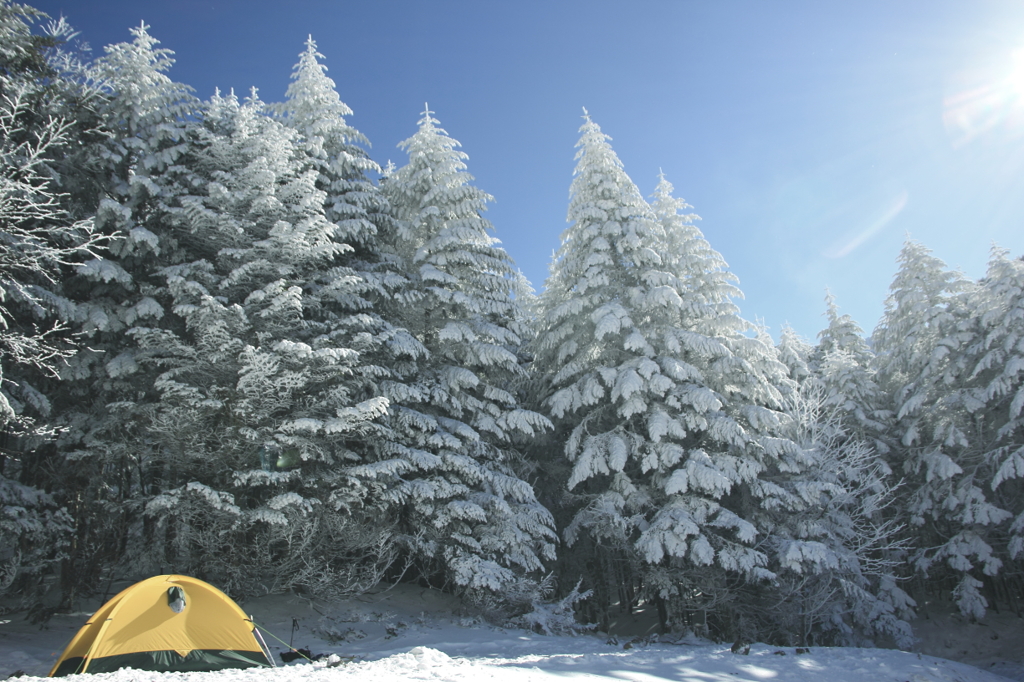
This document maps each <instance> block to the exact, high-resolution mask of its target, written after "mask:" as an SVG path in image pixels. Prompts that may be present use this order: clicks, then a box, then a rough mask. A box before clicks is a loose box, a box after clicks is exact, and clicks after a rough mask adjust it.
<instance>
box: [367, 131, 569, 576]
mask: <svg viewBox="0 0 1024 682" xmlns="http://www.w3.org/2000/svg"><path fill="white" fill-rule="evenodd" d="M458 146H459V143H458V142H457V141H455V140H453V139H452V138H450V137H448V135H447V133H446V132H445V131H444V130H443V129H441V128H439V127H438V121H437V119H435V118H434V117H433V116H432V112H430V111H425V112H424V114H423V118H422V119H420V122H419V129H418V130H417V132H416V134H414V135H413V136H412V137H410V138H409V139H408V140H405V141H404V142H402V143H401V144H400V147H401V148H403V149H404V150H405V151H406V152H408V154H409V162H408V163H407V164H406V165H405V166H403V167H401V168H399V169H398V170H396V171H394V172H393V173H391V174H389V175H388V176H387V178H386V181H385V182H384V185H383V188H384V192H385V194H386V195H387V197H388V199H389V200H390V203H391V205H392V206H393V210H394V214H395V217H396V222H395V230H394V232H393V233H390V234H389V238H388V239H386V240H385V242H386V248H387V249H388V250H390V252H391V254H392V257H393V258H394V259H395V260H396V262H397V263H398V267H399V268H400V271H401V273H402V274H403V276H404V277H405V279H406V284H405V286H404V287H403V288H402V289H400V290H399V291H398V292H397V293H396V295H395V298H394V306H393V307H392V308H391V309H390V310H389V312H388V315H389V319H390V320H391V321H393V322H394V323H395V324H396V325H398V326H401V327H402V328H404V329H405V330H407V334H405V335H404V336H396V337H395V338H394V340H393V342H392V348H393V350H394V352H395V353H396V354H397V355H398V356H399V358H400V362H399V363H397V364H396V365H395V366H394V367H393V368H392V369H393V370H394V373H395V377H394V379H395V380H388V381H386V382H382V384H381V386H382V388H383V390H384V395H386V396H387V397H388V399H389V401H390V402H391V404H392V417H391V421H390V425H391V428H392V429H393V430H394V432H395V434H396V441H395V442H394V444H393V445H391V446H389V448H390V451H388V452H384V453H382V460H381V461H380V462H379V463H378V464H377V465H376V466H375V467H374V468H373V469H371V470H368V472H370V471H388V472H390V473H392V474H394V475H395V476H396V480H395V482H394V484H393V487H392V488H391V489H390V490H389V493H388V495H389V499H391V500H392V501H393V502H394V503H395V504H396V505H397V506H398V507H399V508H400V509H401V513H402V517H403V519H404V523H405V528H406V532H407V533H408V534H409V545H410V550H411V552H412V554H413V556H415V557H417V558H418V559H419V560H420V561H421V565H422V566H425V567H426V569H427V571H428V572H431V571H440V572H441V573H442V574H443V576H444V577H445V578H446V579H447V580H451V581H452V582H453V583H454V584H455V585H457V586H461V587H465V588H470V589H476V588H487V589H498V588H500V587H501V586H502V585H505V584H507V583H508V582H509V581H511V580H513V579H515V573H514V570H522V571H535V570H538V569H540V568H541V567H542V561H543V560H545V559H551V558H553V557H554V554H553V548H554V545H553V539H554V533H553V530H552V528H551V526H552V521H551V517H550V514H549V512H548V511H547V510H546V509H544V508H543V507H542V506H541V505H540V504H539V503H538V502H537V500H536V497H535V495H534V492H533V490H532V489H531V487H530V485H529V484H528V483H526V482H524V481H523V480H521V479H520V478H519V477H518V476H517V475H516V473H515V465H516V463H517V460H519V459H520V457H521V455H520V454H519V452H518V451H517V446H518V445H519V444H521V442H522V441H523V439H526V438H529V437H531V436H532V435H533V434H535V433H537V432H539V431H543V430H545V429H547V428H549V426H550V424H549V422H548V421H547V419H545V418H544V417H543V416H541V415H539V414H537V413H535V412H531V411H529V410H525V409H523V408H522V407H521V406H520V405H519V401H518V400H517V398H516V396H515V394H514V384H515V382H517V381H519V380H520V379H521V378H522V377H523V376H524V374H525V370H524V369H523V367H522V365H521V362H520V358H519V355H518V351H519V347H520V346H521V345H522V343H523V342H524V339H526V338H527V335H528V334H529V326H528V324H527V320H526V318H525V316H524V313H523V310H522V308H521V303H520V301H521V298H522V297H523V296H524V294H525V293H526V292H527V288H526V284H525V280H524V278H523V277H522V275H521V274H519V272H518V271H517V270H516V269H515V267H514V265H513V263H512V259H511V258H510V257H509V256H508V254H507V253H506V252H505V251H504V250H503V249H502V248H500V247H499V246H497V240H496V239H495V238H494V237H492V236H491V232H492V230H493V227H492V226H491V224H490V222H489V221H488V220H487V219H485V218H484V217H483V215H482V213H483V211H484V210H486V203H487V202H488V201H489V200H491V197H490V196H489V195H487V194H486V193H484V192H483V191H482V190H480V189H478V188H477V187H475V186H473V185H472V180H473V177H472V176H471V175H470V174H469V173H468V172H467V171H466V163H465V160H466V158H467V156H466V154H465V153H463V152H460V151H458V149H457V147H458Z"/></svg>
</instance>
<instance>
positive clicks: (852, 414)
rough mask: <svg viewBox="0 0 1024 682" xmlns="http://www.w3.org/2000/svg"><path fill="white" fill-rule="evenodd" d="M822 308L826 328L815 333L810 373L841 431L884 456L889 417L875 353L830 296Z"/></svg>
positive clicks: (886, 448)
mask: <svg viewBox="0 0 1024 682" xmlns="http://www.w3.org/2000/svg"><path fill="white" fill-rule="evenodd" d="M825 305H826V311H825V315H826V317H827V318H828V326H827V327H825V329H823V330H822V331H821V332H819V333H818V345H817V346H816V347H815V348H814V351H813V353H812V354H811V356H810V360H809V366H810V368H811V371H812V373H813V374H814V376H815V377H816V378H817V379H818V380H819V381H821V382H822V385H823V390H824V394H825V397H824V400H825V407H835V409H836V410H837V414H838V418H839V419H840V421H841V422H842V423H841V428H842V429H843V430H844V431H846V432H847V433H850V434H851V435H855V436H857V437H859V438H861V439H867V440H868V441H870V443H871V446H872V447H873V448H874V449H875V451H876V452H877V453H878V454H885V453H886V452H888V450H889V446H888V445H887V444H886V442H885V438H884V434H885V432H886V430H887V428H888V422H889V420H890V418H891V413H890V412H889V411H888V410H886V409H885V407H884V402H885V401H884V399H883V396H882V394H881V390H880V389H879V387H878V383H877V382H876V381H875V370H874V359H875V356H874V353H873V352H872V351H871V349H870V348H869V347H868V344H867V341H866V340H865V339H864V332H863V330H862V329H861V328H860V326H859V325H858V324H857V323H856V322H855V321H854V320H853V318H852V317H850V316H849V315H840V314H839V306H838V305H836V302H835V297H834V296H833V295H832V294H831V293H829V294H827V295H826V296H825Z"/></svg>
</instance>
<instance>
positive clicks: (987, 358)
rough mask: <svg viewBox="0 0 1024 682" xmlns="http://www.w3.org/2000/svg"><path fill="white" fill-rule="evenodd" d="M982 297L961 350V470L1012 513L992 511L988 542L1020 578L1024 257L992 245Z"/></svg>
mask: <svg viewBox="0 0 1024 682" xmlns="http://www.w3.org/2000/svg"><path fill="white" fill-rule="evenodd" d="M977 293H978V297H979V298H980V299H981V301H980V302H979V303H978V304H977V305H974V306H971V309H972V310H974V311H976V316H975V318H974V322H975V326H974V327H973V328H972V329H971V332H972V338H971V339H970V340H968V341H966V343H965V344H964V353H963V355H964V356H965V362H964V365H965V367H964V369H965V370H966V372H967V379H966V381H965V383H966V385H967V388H966V390H965V392H964V399H963V404H964V407H965V409H966V410H967V412H968V413H969V414H970V416H971V420H970V421H971V422H972V426H973V427H974V433H973V434H972V436H973V437H972V438H971V445H972V447H971V456H970V457H968V458H965V460H964V463H963V464H962V466H963V467H964V469H965V473H968V474H970V475H972V476H973V477H974V479H975V480H976V482H977V484H978V485H979V488H981V489H982V490H984V492H985V496H986V498H987V499H989V500H990V501H991V502H992V505H993V506H994V507H996V508H997V509H999V510H1002V511H1004V512H1006V513H1007V514H1008V516H1007V517H1006V518H1005V519H1000V518H998V516H1002V515H1001V514H992V518H991V525H989V526H988V527H987V528H986V530H987V531H988V532H987V533H986V541H987V542H988V543H989V544H990V546H992V547H993V551H994V552H995V553H996V554H997V555H999V556H1002V557H1003V560H1004V565H1006V566H1007V568H1008V569H1009V570H1007V571H1004V572H1005V573H1008V574H1010V575H1011V576H1013V575H1016V576H1019V574H1020V571H1021V568H1022V567H1024V260H1021V259H1020V258H1010V257H1009V256H1008V254H1007V252H1006V251H1005V250H1003V249H999V248H993V251H992V257H991V259H990V261H989V266H988V272H987V273H986V275H985V278H984V279H983V280H982V282H981V287H980V288H979V290H978V292H977ZM979 313H980V314H979ZM972 468H973V471H972V470H971V469H972ZM965 507H967V505H965ZM964 520H965V521H967V520H968V519H967V518H966V517H965V519H964ZM973 520H974V521H975V523H976V524H977V523H981V522H983V520H984V519H981V518H975V519H973ZM1011 567H1012V568H1011ZM986 574H989V575H990V573H988V572H986ZM1003 587H1004V588H1005V587H1007V585H1006V584H1004V585H1003ZM1011 589H1012V588H1011ZM1003 594H1005V592H1004V593H1003ZM1001 596H1002V595H1001V594H999V593H997V594H996V597H997V598H998V597H1001Z"/></svg>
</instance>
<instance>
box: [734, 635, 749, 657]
mask: <svg viewBox="0 0 1024 682" xmlns="http://www.w3.org/2000/svg"><path fill="white" fill-rule="evenodd" d="M732 652H733V653H734V654H740V655H742V656H749V655H750V645H749V644H747V643H746V642H744V641H743V640H742V639H737V640H736V643H735V644H733V645H732Z"/></svg>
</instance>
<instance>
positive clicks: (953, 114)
mask: <svg viewBox="0 0 1024 682" xmlns="http://www.w3.org/2000/svg"><path fill="white" fill-rule="evenodd" d="M950 85H951V87H950V88H949V89H948V91H947V95H946V98H945V101H944V103H943V113H942V120H943V123H944V124H945V126H946V131H947V132H948V133H949V136H950V141H951V142H952V144H953V146H954V147H962V146H964V145H966V144H969V143H971V142H974V141H975V140H978V139H980V138H982V137H988V136H989V135H996V134H998V135H999V136H1000V139H999V140H998V141H999V142H1005V141H1007V139H1008V138H1020V137H1024V46H1022V47H1019V48H1017V49H1015V50H1012V51H1011V52H1010V53H1009V54H1008V55H1007V54H1006V53H1004V57H1003V58H1002V59H999V60H997V61H996V62H995V63H994V64H993V65H991V66H989V67H988V68H983V69H973V70H970V71H961V72H959V73H956V74H954V76H953V77H952V78H951V83H950Z"/></svg>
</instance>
